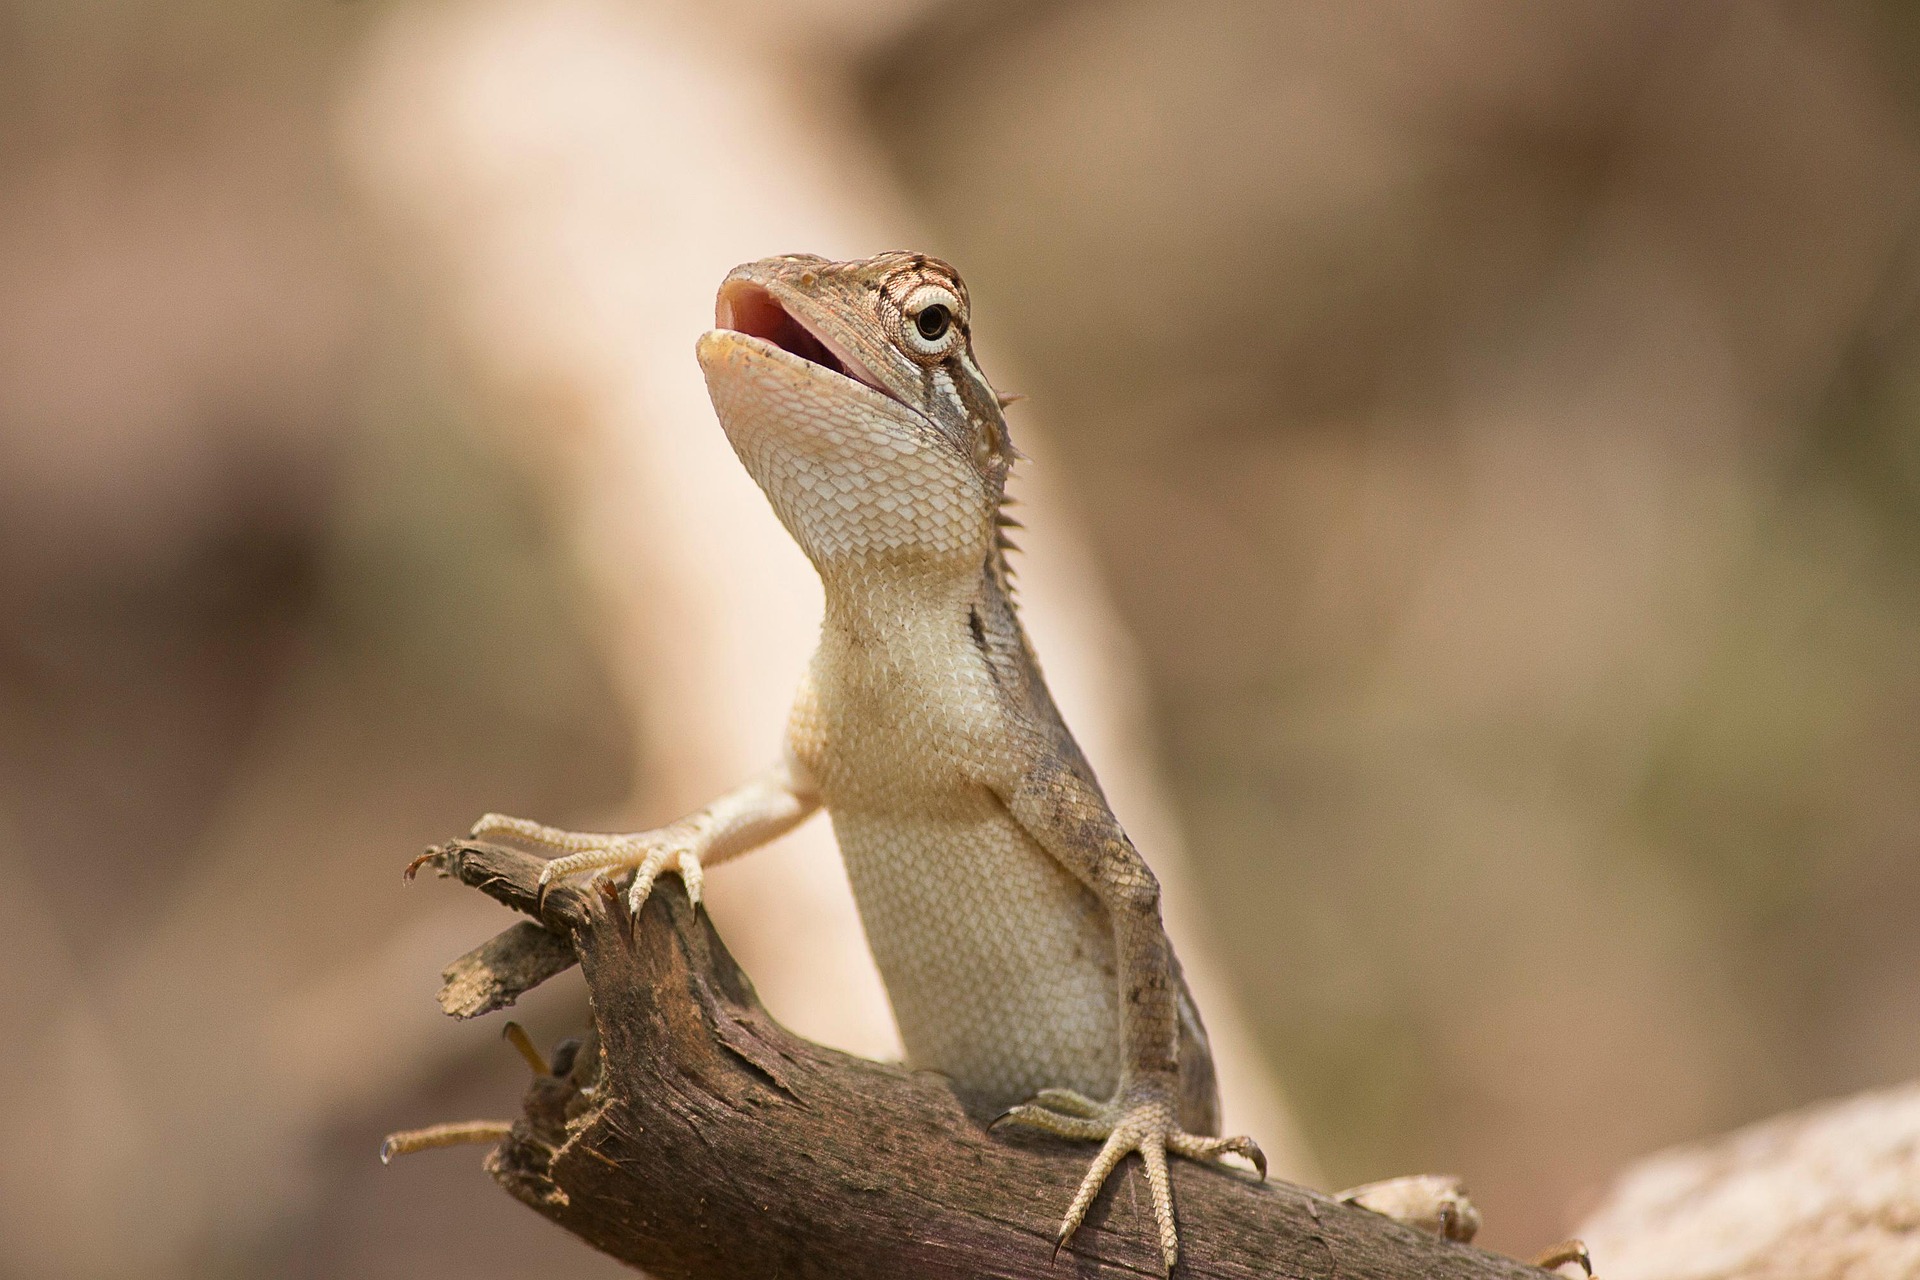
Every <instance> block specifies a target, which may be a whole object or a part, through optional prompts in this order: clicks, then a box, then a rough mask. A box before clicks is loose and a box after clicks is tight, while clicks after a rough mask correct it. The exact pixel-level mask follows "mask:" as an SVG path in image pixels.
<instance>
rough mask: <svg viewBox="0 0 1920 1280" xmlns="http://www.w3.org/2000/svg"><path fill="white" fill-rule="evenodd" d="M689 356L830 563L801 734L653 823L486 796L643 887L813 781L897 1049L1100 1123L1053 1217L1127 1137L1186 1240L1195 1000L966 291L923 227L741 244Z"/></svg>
mask: <svg viewBox="0 0 1920 1280" xmlns="http://www.w3.org/2000/svg"><path fill="white" fill-rule="evenodd" d="M716 311H717V327H716V328H714V329H713V330H711V331H709V332H708V333H706V334H705V335H703V336H702V337H701V339H700V341H699V346H698V355H699V359H700V365H701V368H702V369H704V370H705V372H706V377H707V388H708V392H709V394H710V395H711V397H712V399H713V405H714V408H715V410H716V411H717V412H718V414H719V418H720V423H721V426H722V427H724V428H725V430H726V433H727V438H728V439H729V440H730V441H731V442H732V444H733V447H734V450H735V452H736V453H738V454H739V456H740V460H741V462H742V463H744V464H745V466H746V468H747V470H748V472H749V473H750V474H751V475H752V476H753V478H754V480H755V481H756V482H757V483H758V484H759V485H760V487H761V489H762V490H763V491H764V492H765V493H766V495H767V498H768V500H769V501H770V502H771V503H772V504H773V509H774V511H775V513H776V514H777V515H778V516H779V518H780V521H781V523H782V524H784V525H785V526H786V528H787V530H788V532H790V533H791V534H792V535H793V537H794V540H795V541H796V542H798V543H799V544H800V547H801V549H802V550H803V551H805V552H806V554H807V557H808V559H810V560H811V561H812V562H813V565H814V568H815V569H816V570H817V571H818V572H819V574H820V580H821V582H822V583H823V585H824V586H825V589H826V616H825V619H824V621H823V623H822V626H821V636H820V647H819V650H818V651H817V652H816V653H815V655H814V659H813V663H812V665H811V668H810V669H809V672H808V675H807V678H806V681H805V683H804V684H803V685H802V687H801V689H800V692H799V696H798V698H797V699H796V701H795V704H794V707H793V710H792V713H791V716H790V718H789V720H788V726H787V744H786V745H787V750H786V756H785V758H784V759H783V760H782V761H780V762H779V763H778V764H776V765H775V766H774V767H773V768H771V769H770V770H768V771H767V772H766V773H764V774H762V775H761V776H760V777H758V778H755V779H754V780H752V781H750V782H749V783H747V784H746V785H745V786H743V787H740V788H739V789H737V790H735V791H732V792H729V793H728V794H727V795H725V796H722V797H721V798H720V799H718V800H716V801H714V802H713V803H712V804H711V805H709V806H707V807H706V808H705V809H703V810H701V811H700V812H698V813H696V814H692V815H690V816H688V817H686V818H683V819H681V820H680V821H678V822H675V823H672V824H671V825H669V826H666V827H662V828H659V829H657V830H654V831H646V832H637V833H633V834H629V835H606V834H589V833H578V832H569V831H561V830H558V829H555V828H551V827H543V826H540V825H538V824H536V823H532V822H528V821H525V820H524V819H518V818H508V817H504V816H502V815H498V814H489V815H487V816H486V817H485V818H482V819H481V820H480V822H479V823H478V824H476V825H475V827H474V834H475V835H477V836H480V835H499V834H505V835H509V836H513V837H516V838H519V839H522V840H527V841H531V842H533V843H536V844H541V845H545V846H547V847H549V848H551V849H553V850H555V851H556V852H558V853H560V854H561V855H562V856H560V857H558V858H556V859H555V860H554V861H553V862H551V863H549V864H548V866H547V869H546V873H545V875H544V876H543V877H542V883H550V882H551V881H552V880H553V879H554V878H556V877H561V876H570V875H576V874H593V875H606V874H609V873H612V872H615V871H626V870H631V871H633V872H634V878H633V885H632V888H631V890H630V891H629V901H630V903H631V904H632V907H633V909H634V910H636V911H637V910H638V909H639V908H640V905H641V904H642V903H643V902H644V901H645V900H646V896H647V894H648V892H649V891H650V889H651V887H652V885H653V882H654V879H655V878H656V877H657V876H658V875H659V874H660V873H661V872H662V871H677V872H678V873H679V874H680V875H681V877H682V878H683V879H684V880H685V882H686V886H687V892H688V894H689V896H691V897H692V898H693V899H694V900H695V901H698V899H699V895H700V888H701V872H702V868H703V866H711V865H713V864H714V863H717V862H720V861H722V860H724V859H726V858H730V857H734V856H736V855H738V854H741V853H744V852H746V851H748V850H750V849H753V848H755V847H757V846H759V845H761V844H764V843H766V842H767V841H769V840H771V839H773V838H774V837H775V836H778V835H780V834H781V833H782V832H785V831H787V830H789V829H790V828H792V827H793V826H795V825H796V824H798V823H799V822H801V821H802V820H803V819H805V818H806V817H807V816H808V815H809V814H811V813H812V812H813V811H814V810H815V809H816V808H819V807H822V806H824V807H825V808H826V810H827V811H828V813H829V814H830V815H831V817H832V819H833V828H834V834H835V835H836V837H837V838H838V840H839V844H840V850H841V854H842V856H843V857H844V858H845V860H846V865H847V874H848V878H849V879H850V880H851V882H852V884H853V892H854V897H855V899H856V900H857V902H858V904H859V908H860V917H861V921H862V923H863V925H864V926H865V929H866V934H867V939H868V943H869V945H871V947H872V948H873V954H874V960H875V962H876V963H877V965H878V967H879V970H880V975H881V977H882V979H883V980H884V981H885V983H886V987H887V994H888V997H889V998H890V1000H891V1002H892V1005H893V1012H894V1016H895V1018H896V1020H897V1021H898V1023H899V1026H900V1035H901V1039H902V1041H903V1043H904V1044H905V1046H906V1051H907V1060H908V1062H909V1063H910V1064H911V1065H912V1066H914V1067H919V1068H930V1069H932V1070H934V1071H937V1072H940V1073H941V1074H943V1075H944V1076H946V1077H947V1078H948V1079H949V1080H950V1081H952V1083H953V1087H954V1090H955V1091H956V1092H957V1093H958V1094H959V1096H960V1099H961V1101H962V1103H963V1104H964V1105H965V1106H966V1108H967V1110H968V1111H969V1112H970V1113H972V1114H973V1115H974V1116H975V1117H977V1118H979V1119H981V1120H983V1121H984V1120H989V1119H993V1118H996V1117H997V1118H998V1119H999V1120H1004V1121H1008V1122H1012V1123H1018V1124H1024V1125H1029V1126H1032V1127H1035V1128H1039V1129H1043V1130H1046V1131H1048V1132H1051V1133H1055V1134H1060V1135H1063V1136H1066V1137H1071V1138H1081V1139H1089V1140H1093V1141H1098V1142H1100V1143H1101V1144H1102V1145H1101V1148H1100V1151H1099V1154H1098V1155H1097V1156H1096V1157H1095V1158H1094V1161H1093V1164H1092V1167H1091V1168H1090V1169H1089V1170H1088V1172H1087V1175H1086V1178H1085V1179H1084V1180H1083V1182H1082V1184H1081V1186H1080V1189H1079V1191H1078V1193H1077V1194H1076V1195H1075V1196H1074V1198H1073V1201H1072V1203H1071V1204H1070V1205H1069V1206H1068V1207H1067V1211H1066V1214H1065V1217H1064V1219H1063V1220H1062V1222H1061V1226H1060V1232H1059V1240H1060V1241H1061V1242H1062V1243H1065V1242H1066V1241H1067V1240H1068V1239H1070V1238H1071V1237H1072V1235H1073V1233H1074V1231H1075V1229H1076V1228H1077V1227H1078V1226H1079V1225H1080V1222H1081V1219H1082V1218H1083V1217H1084V1215H1085V1213H1086V1210H1087V1207H1088V1205H1089V1204H1091V1202H1092V1200H1093V1197H1094V1195H1095V1194H1096V1193H1097V1192H1098V1191H1099V1190H1100V1187H1101V1185H1102V1184H1103V1183H1104V1182H1105V1180H1106V1178H1107V1175H1108V1174H1109V1173H1111V1172H1112V1171H1113V1169H1114V1168H1115V1167H1116V1166H1117V1165H1118V1164H1119V1163H1120V1162H1121V1161H1122V1160H1124V1159H1125V1158H1126V1157H1127V1156H1128V1155H1129V1154H1131V1153H1134V1152H1138V1153H1139V1154H1140V1156H1141V1159H1142V1162H1143V1164H1144V1165H1145V1168H1146V1173H1147V1178H1148V1182H1149V1186H1150V1189H1151V1193H1152V1198H1153V1204H1154V1212H1155V1216H1156V1218H1157V1220H1158V1224H1159V1231H1160V1246H1161V1251H1162V1257H1163V1259H1164V1261H1165V1263H1166V1266H1167V1269H1168V1270H1169V1271H1171V1270H1172V1268H1173V1265H1174V1262H1175V1260H1176V1258H1177V1256H1178V1248H1179V1244H1178V1236H1177V1233H1176V1230H1175V1225H1174V1209H1173V1191H1172V1185H1171V1183H1170V1181H1169V1179H1168V1174H1167V1158H1166V1157H1167V1152H1169V1151H1171V1152H1173V1153H1175V1154H1178V1155H1185V1156H1190V1157H1193V1158H1196V1159H1213V1158H1216V1157H1218V1156H1221V1155H1223V1154H1226V1153H1234V1154H1238V1155H1241V1156H1243V1157H1245V1158H1247V1159H1249V1160H1252V1161H1253V1162H1254V1163H1255V1164H1256V1165H1257V1166H1259V1167H1260V1169H1261V1173H1262V1175H1263V1176H1264V1174H1265V1159H1264V1157H1263V1156H1262V1155H1261V1153H1260V1149H1259V1148H1258V1147H1257V1146H1255V1145H1254V1143H1253V1141H1252V1139H1250V1138H1244V1137H1240V1138H1221V1137H1217V1136H1214V1135H1216V1134H1217V1133H1218V1130H1219V1106H1218V1100H1217V1097H1216V1093H1215V1086H1214V1072H1213V1061H1212V1058H1211V1055H1210V1053H1209V1050H1208V1047H1207V1036H1206V1031H1205V1029H1204V1028H1203V1027H1202V1026H1201V1022H1200V1016H1199V1013H1198V1011H1197V1010H1196V1009H1195V1008H1194V1005H1193V1000H1192V997H1191V995H1190V994H1189V993H1188V991H1187V988H1186V984H1185V982H1184V981H1183V980H1182V978H1181V976H1180V967H1179V964H1178V962H1177V961H1176V960H1175V959H1174V955H1173V949H1172V947H1171V946H1170V945H1169V944H1168V941H1167V935H1166V931H1165V929H1164V928H1162V926H1161V923H1160V888H1159V884H1158V883H1157V882H1156V881H1155V879H1154V877H1153V873H1152V871H1150V870H1149V869H1148V868H1147V864H1146V862H1145V861H1144V860H1143V859H1142V858H1141V856H1140V854H1139V852H1138V851H1137V850H1136V849H1135V848H1134V847H1133V844H1132V842H1131V841H1129V840H1128V839H1127V835H1126V833H1125V832H1124V831H1122V830H1121V828H1120V823H1119V822H1118V821H1117V820H1116V819H1115V818H1114V816H1113V811H1112V809H1110V808H1109V807H1108V805H1107V802H1106V798H1105V797H1104V796H1103V795H1102V794H1101V792H1100V787H1099V784H1098V783H1097V782H1096V781H1095V780H1094V776H1093V770H1092V769H1091V768H1089V767H1088V765H1087V762H1086V759H1085V757H1084V756H1082V755H1081V753H1080V748H1079V746H1078V745H1077V744H1076V743H1075V742H1074V740H1073V735H1072V734H1071V733H1069V732H1068V731H1067V727H1066V725H1065V724H1064V723H1063V722H1062V721H1061V718H1060V714H1059V712H1058V711H1057V710H1056V709H1055V708H1054V705H1053V700H1052V698H1051V697H1050V696H1049V695H1048V692H1047V686H1046V682H1045V681H1044V680H1043V679H1042V678H1041V675H1040V669H1039V666H1038V665H1037V664H1036V662H1035V661H1034V656H1033V651H1032V649H1031V647H1030V646H1029V645H1028V643H1027V637H1026V633H1025V632H1024V631H1023V630H1022V629H1021V626H1020V620H1019V618H1018V616H1017V615H1016V614H1015V612H1014V608H1013V602H1012V596H1011V592H1010V590H1009V584H1008V574H1007V564H1006V543H1005V539H1004V537H1003V534H1002V529H1003V526H1004V524H1006V523H1008V522H1006V521H1004V520H1003V519H1002V517H1001V506H1002V502H1003V497H1004V492H1005V487H1006V479H1007V473H1008V471H1009V470H1010V468H1011V467H1012V464H1013V460H1014V458H1015V456H1016V455H1015V452H1014V449H1013V446H1012V444H1011V443H1010V442H1009V440H1008V437H1007V426H1006V421H1005V419H1004V418H1003V416H1002V414H1001V408H1002V401H1001V400H1000V398H999V397H998V396H997V395H996V394H995V392H994V390H993V388H992V386H991V385H990V384H989V383H988V382H987V379H986V377H985V375H984V374H982V373H981V372H980V368H979V365H978V364H976V363H975V362H974V358H973V352H972V345H971V334H970V329H969V318H968V306H967V292H966V288H965V286H964V285H963V284H962V283H961V282H960V278H959V277H958V276H957V275H956V274H955V273H954V271H953V269H952V268H951V267H949V266H947V265H946V264H945V263H943V262H940V261H937V260H935V259H932V258H927V257H924V256H921V255H918V254H904V253H890V254H882V255H880V256H879V257H875V258H868V259H865V260H862V261H857V262H829V261H827V260H826V259H823V258H817V257H812V256H803V255H793V256H787V257H779V258H767V259H764V260H762V261H760V262H754V263H749V264H747V265H745V266H741V267H737V268H735V269H734V271H733V272H731V273H730V274H729V275H728V276H727V278H726V280H725V281H724V282H723V283H722V284H721V286H720V295H719V300H718V304H717V307H716Z"/></svg>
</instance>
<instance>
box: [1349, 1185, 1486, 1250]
mask: <svg viewBox="0 0 1920 1280" xmlns="http://www.w3.org/2000/svg"><path fill="white" fill-rule="evenodd" d="M1334 1199H1335V1200H1338V1201H1341V1202H1342V1203H1344V1204H1354V1205H1359V1206H1360V1207H1361V1208H1362V1209H1371V1210H1373V1212H1375V1213H1378V1214H1383V1215H1385V1216H1386V1217H1389V1218H1392V1219H1393V1220H1394V1221H1395V1222H1404V1223H1406V1224H1407V1225H1408V1226H1410V1227H1416V1228H1418V1229H1419V1230H1421V1231H1426V1232H1429V1233H1431V1234H1433V1235H1436V1236H1440V1237H1441V1238H1443V1239H1447V1240H1459V1241H1462V1242H1465V1241H1468V1240H1471V1239H1473V1237H1474V1234H1475V1233H1476V1232H1478V1231H1479V1230H1480V1211H1479V1210H1478V1209H1476V1208H1474V1207H1473V1201H1471V1200H1469V1199H1468V1198H1467V1188H1466V1184H1465V1183H1463V1182H1461V1181H1460V1179H1458V1178H1455V1177H1452V1176H1451V1175H1448V1174H1442V1173H1416V1174H1413V1175H1411V1176H1409V1177H1405V1178H1388V1179H1386V1180H1385V1181H1384V1182H1369V1183H1367V1184H1366V1185H1365V1186H1360V1187H1350V1188H1348V1189H1347V1190H1345V1191H1342V1192H1341V1193H1340V1194H1339V1195H1337V1196H1335V1197H1334Z"/></svg>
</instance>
